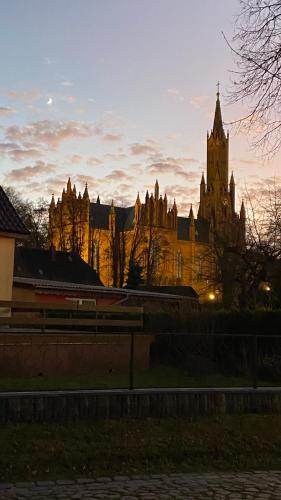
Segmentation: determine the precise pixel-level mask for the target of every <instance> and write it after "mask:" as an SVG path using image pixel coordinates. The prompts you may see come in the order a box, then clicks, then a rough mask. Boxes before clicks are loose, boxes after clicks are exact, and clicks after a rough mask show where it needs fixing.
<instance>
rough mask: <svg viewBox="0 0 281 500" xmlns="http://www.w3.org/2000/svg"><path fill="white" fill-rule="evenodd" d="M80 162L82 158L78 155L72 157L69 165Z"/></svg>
mask: <svg viewBox="0 0 281 500" xmlns="http://www.w3.org/2000/svg"><path fill="white" fill-rule="evenodd" d="M81 160H82V156H80V155H73V156H72V157H71V159H70V161H71V163H80V161H81Z"/></svg>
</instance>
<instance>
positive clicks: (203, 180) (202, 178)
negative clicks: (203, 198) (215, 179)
mask: <svg viewBox="0 0 281 500" xmlns="http://www.w3.org/2000/svg"><path fill="white" fill-rule="evenodd" d="M201 184H204V186H205V184H206V183H205V177H204V172H202V177H201Z"/></svg>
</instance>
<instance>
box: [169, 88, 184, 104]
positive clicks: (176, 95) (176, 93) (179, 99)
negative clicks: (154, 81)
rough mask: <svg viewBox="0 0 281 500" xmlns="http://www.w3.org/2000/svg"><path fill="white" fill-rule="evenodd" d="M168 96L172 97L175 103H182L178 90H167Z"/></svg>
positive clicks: (182, 98) (182, 99) (181, 96)
mask: <svg viewBox="0 0 281 500" xmlns="http://www.w3.org/2000/svg"><path fill="white" fill-rule="evenodd" d="M167 92H168V94H170V96H172V97H173V98H174V99H175V100H176V101H184V97H183V95H182V94H181V93H180V91H179V90H178V89H167Z"/></svg>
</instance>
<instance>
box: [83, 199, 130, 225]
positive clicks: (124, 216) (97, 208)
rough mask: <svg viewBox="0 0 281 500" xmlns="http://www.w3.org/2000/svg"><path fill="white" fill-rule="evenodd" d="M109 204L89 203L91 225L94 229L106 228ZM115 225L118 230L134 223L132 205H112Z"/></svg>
mask: <svg viewBox="0 0 281 500" xmlns="http://www.w3.org/2000/svg"><path fill="white" fill-rule="evenodd" d="M110 210H111V205H103V204H102V203H91V205H90V218H91V226H92V227H93V228H95V229H108V228H109V225H108V221H109V214H110ZM114 210H115V214H116V220H117V227H118V229H119V230H120V231H123V230H124V229H131V228H132V227H133V223H134V213H135V209H134V207H114Z"/></svg>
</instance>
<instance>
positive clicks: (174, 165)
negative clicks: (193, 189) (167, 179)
mask: <svg viewBox="0 0 281 500" xmlns="http://www.w3.org/2000/svg"><path fill="white" fill-rule="evenodd" d="M197 163H198V160H196V159H194V158H172V157H167V158H164V159H162V160H161V161H157V162H153V163H151V164H150V165H149V166H148V167H147V172H148V173H149V174H154V175H158V174H161V175H163V174H164V175H165V174H174V175H178V176H180V177H182V178H184V179H186V180H188V181H193V180H196V179H197V177H198V174H197V173H196V172H193V171H188V172H186V171H185V170H184V169H183V166H184V165H195V164H197Z"/></svg>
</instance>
